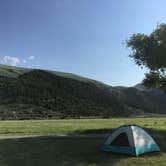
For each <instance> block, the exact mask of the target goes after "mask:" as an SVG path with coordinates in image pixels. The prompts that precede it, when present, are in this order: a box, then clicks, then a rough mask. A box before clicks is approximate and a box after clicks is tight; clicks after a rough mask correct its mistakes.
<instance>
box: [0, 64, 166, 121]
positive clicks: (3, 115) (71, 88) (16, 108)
mask: <svg viewBox="0 0 166 166" xmlns="http://www.w3.org/2000/svg"><path fill="white" fill-rule="evenodd" d="M165 101H166V95H165V94H161V93H151V92H148V91H142V90H138V89H136V88H125V87H123V88H122V87H111V86H108V85H105V84H104V83H101V82H98V81H95V80H91V79H88V78H84V77H80V76H77V75H74V74H70V73H63V72H54V71H48V70H39V69H25V68H17V67H10V66H4V65H1V66H0V119H48V118H49V119H52V118H53V119H54V118H71V117H74V118H82V117H117V116H123V117H124V116H125V117H126V116H140V115H142V116H144V115H148V114H151V113H157V114H161V113H162V114H165V113H166V112H165V108H166V102H165Z"/></svg>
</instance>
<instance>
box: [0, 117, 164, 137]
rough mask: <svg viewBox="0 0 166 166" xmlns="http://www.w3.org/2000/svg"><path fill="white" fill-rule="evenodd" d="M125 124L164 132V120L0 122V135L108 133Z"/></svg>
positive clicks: (118, 119)
mask: <svg viewBox="0 0 166 166" xmlns="http://www.w3.org/2000/svg"><path fill="white" fill-rule="evenodd" d="M127 124H137V125H140V126H142V127H145V128H147V129H149V130H153V131H156V132H157V131H166V118H135V119H133V118H129V119H128V118H114V119H75V120H73V119H71V120H20V121H15V120H11V121H0V135H4V134H9V135H20V134H23V135H25V134H71V133H84V132H87V133H88V132H90V133H91V132H109V131H110V130H111V129H112V128H116V127H118V126H120V125H127Z"/></svg>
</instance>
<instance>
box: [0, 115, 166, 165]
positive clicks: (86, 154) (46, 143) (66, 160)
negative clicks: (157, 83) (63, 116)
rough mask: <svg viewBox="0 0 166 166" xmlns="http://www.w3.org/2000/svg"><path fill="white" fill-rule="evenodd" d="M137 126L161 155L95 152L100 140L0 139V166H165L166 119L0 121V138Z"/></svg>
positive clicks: (88, 131) (107, 130) (102, 131)
mask: <svg viewBox="0 0 166 166" xmlns="http://www.w3.org/2000/svg"><path fill="white" fill-rule="evenodd" d="M133 123H134V124H138V125H141V126H143V127H145V128H146V129H147V130H149V132H150V133H151V134H152V135H153V136H154V138H155V140H156V142H157V143H158V144H159V146H160V148H161V153H151V154H147V155H143V156H139V157H130V156H126V155H120V154H111V153H102V152H100V151H99V149H100V146H101V145H102V143H103V141H104V139H103V138H89V139H88V138H73V139H72V138H61V139H60V138H42V137H35V138H21V139H5V140H0V166H46V165H47V166H111V165H114V166H129V165H131V166H140V165H146V166H149V165H150V166H158V165H159V166H165V165H166V139H165V138H166V118H137V119H109V120H108V119H96V120H94V119H93V120H92V119H85V120H44V121H1V122H0V133H1V134H0V135H6V134H7V135H20V134H23V135H26V134H70V133H105V132H109V131H110V130H111V129H112V128H115V127H118V126H120V125H122V124H133Z"/></svg>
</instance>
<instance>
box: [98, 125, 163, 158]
mask: <svg viewBox="0 0 166 166" xmlns="http://www.w3.org/2000/svg"><path fill="white" fill-rule="evenodd" d="M101 150H102V151H105V152H117V153H124V154H128V155H133V156H139V155H141V154H143V153H147V152H154V151H160V148H159V147H158V145H157V144H156V143H155V141H154V140H153V138H152V137H151V136H150V135H149V134H148V133H147V132H146V131H145V130H144V129H142V128H141V127H140V126H137V125H127V126H121V127H119V128H117V129H115V130H114V131H113V132H112V133H111V134H110V135H109V136H108V138H107V139H106V141H105V143H104V145H103V146H102V148H101Z"/></svg>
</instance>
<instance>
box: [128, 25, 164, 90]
mask: <svg viewBox="0 0 166 166" xmlns="http://www.w3.org/2000/svg"><path fill="white" fill-rule="evenodd" d="M126 45H127V47H130V48H131V54H130V55H129V57H130V58H132V59H133V60H134V61H135V63H136V64H137V65H138V66H141V67H146V68H148V69H149V73H146V74H145V79H144V80H143V83H144V84H145V85H146V86H147V87H150V88H152V87H156V88H160V89H162V90H164V91H165V92H166V24H160V25H157V27H156V29H155V30H154V31H153V32H152V33H151V34H149V35H146V34H141V33H136V34H133V35H132V36H131V37H130V38H129V40H127V41H126Z"/></svg>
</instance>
